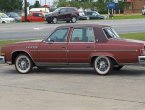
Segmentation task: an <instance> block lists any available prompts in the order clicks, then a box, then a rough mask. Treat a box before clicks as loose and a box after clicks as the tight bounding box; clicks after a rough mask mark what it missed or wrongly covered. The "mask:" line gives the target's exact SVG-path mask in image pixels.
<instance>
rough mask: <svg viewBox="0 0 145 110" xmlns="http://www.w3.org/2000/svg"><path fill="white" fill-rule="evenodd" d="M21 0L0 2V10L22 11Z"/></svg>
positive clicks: (0, 0) (2, 0)
mask: <svg viewBox="0 0 145 110" xmlns="http://www.w3.org/2000/svg"><path fill="white" fill-rule="evenodd" d="M22 4H23V1H22V0H7V1H6V0H0V10H4V11H14V10H21V9H22Z"/></svg>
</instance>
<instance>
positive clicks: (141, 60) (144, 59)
mask: <svg viewBox="0 0 145 110" xmlns="http://www.w3.org/2000/svg"><path fill="white" fill-rule="evenodd" d="M138 61H139V64H143V65H145V56H139V57H138Z"/></svg>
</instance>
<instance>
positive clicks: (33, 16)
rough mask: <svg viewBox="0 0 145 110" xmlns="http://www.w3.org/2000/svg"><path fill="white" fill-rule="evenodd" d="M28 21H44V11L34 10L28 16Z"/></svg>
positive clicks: (23, 19)
mask: <svg viewBox="0 0 145 110" xmlns="http://www.w3.org/2000/svg"><path fill="white" fill-rule="evenodd" d="M23 21H25V16H22V22H23ZM27 21H28V22H43V21H45V17H44V15H43V13H42V12H32V13H30V14H29V15H28V16H27Z"/></svg>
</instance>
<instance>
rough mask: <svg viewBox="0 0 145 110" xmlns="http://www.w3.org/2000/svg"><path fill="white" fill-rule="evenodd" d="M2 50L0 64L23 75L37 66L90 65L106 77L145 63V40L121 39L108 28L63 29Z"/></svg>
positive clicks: (85, 26) (73, 27) (75, 27)
mask: <svg viewBox="0 0 145 110" xmlns="http://www.w3.org/2000/svg"><path fill="white" fill-rule="evenodd" d="M1 51H2V56H1V57H0V59H1V61H0V62H4V61H5V62H6V63H8V64H15V67H16V70H17V71H18V72H19V73H28V72H29V71H30V70H31V69H32V68H33V67H34V66H37V67H38V68H40V67H46V66H49V67H51V66H53V67H54V66H55V67H58V66H65V67H78V66H81V67H87V66H88V67H94V69H95V71H96V73H97V74H99V75H106V74H108V73H109V72H111V70H112V69H116V70H119V69H121V68H122V67H123V66H124V65H126V64H145V41H134V40H127V39H121V38H119V36H118V35H117V33H116V32H115V31H114V29H113V28H111V27H110V26H104V25H91V24H86V25H84V24H78V25H69V26H68V25H66V26H60V27H58V28H56V30H55V31H54V32H53V33H52V34H51V35H50V36H49V37H48V38H46V39H44V40H42V41H41V40H35V41H26V42H19V43H16V44H11V45H7V46H6V47H3V48H2V50H1Z"/></svg>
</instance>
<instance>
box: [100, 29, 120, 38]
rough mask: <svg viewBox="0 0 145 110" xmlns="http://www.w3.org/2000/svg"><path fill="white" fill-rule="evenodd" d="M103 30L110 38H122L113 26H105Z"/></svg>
mask: <svg viewBox="0 0 145 110" xmlns="http://www.w3.org/2000/svg"><path fill="white" fill-rule="evenodd" d="M103 30H104V32H105V34H106V36H107V38H108V39H111V38H120V37H119V35H118V34H117V33H116V32H115V30H114V29H113V28H111V27H107V28H104V29H103Z"/></svg>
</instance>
